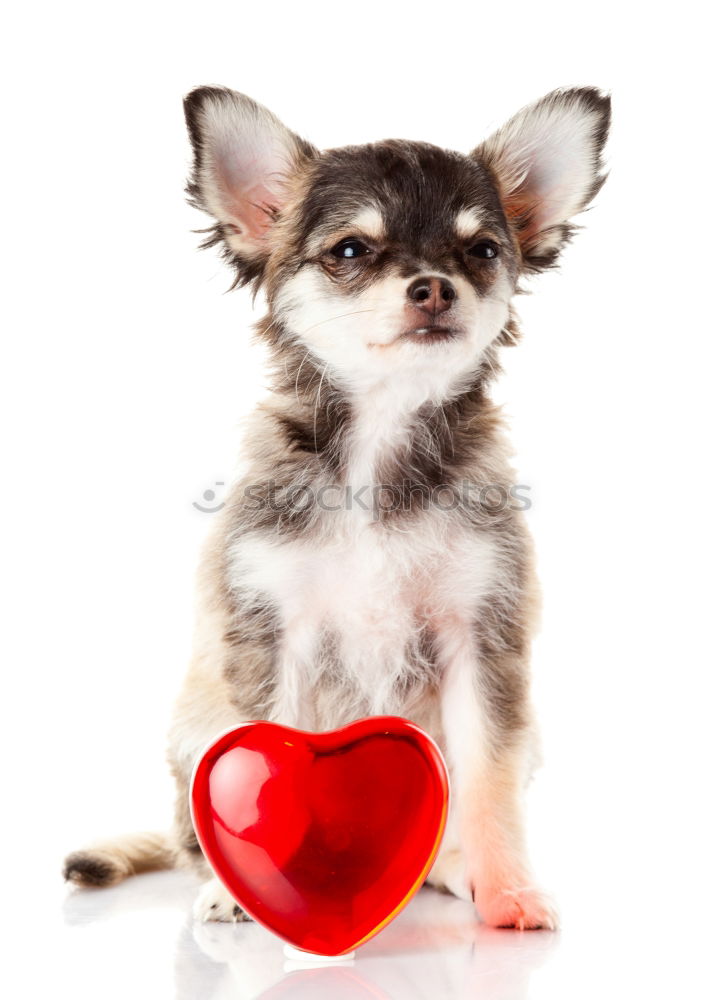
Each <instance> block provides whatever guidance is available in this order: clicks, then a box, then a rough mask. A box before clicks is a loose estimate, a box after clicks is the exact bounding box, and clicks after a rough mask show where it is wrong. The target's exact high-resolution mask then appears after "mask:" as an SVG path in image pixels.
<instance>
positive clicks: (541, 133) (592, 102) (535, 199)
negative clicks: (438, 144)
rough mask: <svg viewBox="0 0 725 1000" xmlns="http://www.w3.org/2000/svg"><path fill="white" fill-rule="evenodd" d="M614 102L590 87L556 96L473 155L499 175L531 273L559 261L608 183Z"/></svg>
mask: <svg viewBox="0 0 725 1000" xmlns="http://www.w3.org/2000/svg"><path fill="white" fill-rule="evenodd" d="M610 104H611V102H610V99H609V97H607V96H605V95H604V94H601V93H600V92H599V91H598V90H595V89H594V88H592V87H582V88H578V89H574V90H555V91H553V93H551V94H548V95H547V96H546V97H544V98H542V99H541V100H540V101H537V102H536V103H535V104H531V105H529V107H527V108H524V109H523V110H522V111H519V113H518V114H517V115H514V117H513V118H512V119H511V120H510V121H509V122H508V123H507V124H506V125H504V126H503V128H501V129H499V130H498V132H496V133H495V134H494V135H492V136H491V137H490V138H489V139H486V141H485V142H484V143H482V144H481V145H480V146H478V147H477V149H475V150H474V151H473V153H472V154H471V155H472V156H473V157H474V159H477V160H478V161H479V162H482V163H483V164H484V166H486V167H487V168H488V169H489V170H490V171H492V172H493V174H494V176H495V179H496V181H497V183H498V187H499V193H500V196H501V201H502V205H503V209H504V212H505V213H506V216H507V218H508V219H509V222H510V223H511V225H512V228H513V229H514V232H515V233H516V235H517V238H518V241H519V246H520V248H521V255H522V258H523V265H524V269H525V270H527V271H541V270H543V269H544V268H545V267H548V266H549V265H551V264H553V263H554V262H555V261H556V259H557V257H558V256H559V253H560V251H561V249H562V247H563V246H564V245H565V244H566V243H567V242H568V240H569V238H570V236H571V233H572V231H573V230H574V228H575V227H574V226H573V225H572V224H571V221H570V220H571V219H572V217H573V216H575V215H577V213H579V212H581V211H582V209H584V208H586V206H587V205H588V204H589V202H590V201H591V199H592V198H593V197H594V195H595V194H596V193H597V191H598V190H599V189H600V188H601V186H602V184H603V183H604V181H605V179H606V175H605V174H603V173H602V149H603V148H604V143H605V142H606V139H607V133H608V131H609V120H610Z"/></svg>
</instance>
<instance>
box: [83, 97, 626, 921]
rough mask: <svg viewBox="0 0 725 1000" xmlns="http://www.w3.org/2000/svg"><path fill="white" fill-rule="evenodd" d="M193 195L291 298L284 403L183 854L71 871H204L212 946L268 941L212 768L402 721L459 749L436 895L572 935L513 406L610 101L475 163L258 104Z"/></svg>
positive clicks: (229, 568) (231, 606)
mask: <svg viewBox="0 0 725 1000" xmlns="http://www.w3.org/2000/svg"><path fill="white" fill-rule="evenodd" d="M185 110H186V121H187V125H188V130H189V136H190V139H191V143H192V146H193V155H194V158H193V167H192V172H191V178H190V181H189V184H188V188H187V190H188V194H189V197H190V200H191V202H192V204H193V205H195V206H196V207H197V208H199V209H201V210H202V211H204V212H206V213H208V214H209V215H210V216H211V217H212V218H213V220H214V223H213V225H212V227H211V228H210V229H209V230H207V231H206V232H207V234H208V235H207V238H206V239H205V241H204V244H203V245H204V246H207V247H212V246H217V247H219V248H220V249H221V252H222V254H223V256H224V258H225V259H226V260H227V261H228V263H229V264H230V265H231V266H232V268H233V269H234V272H235V280H234V285H235V286H243V285H250V286H251V287H252V288H253V289H254V290H255V291H258V290H264V292H265V295H266V300H267V303H268V306H269V309H268V314H267V315H266V317H265V318H264V319H263V320H262V321H261V322H260V323H259V324H258V325H257V329H256V333H257V336H258V337H259V338H261V340H262V341H263V342H264V343H265V344H266V345H267V348H268V353H269V359H270V365H271V370H272V373H273V390H272V392H271V393H270V395H269V397H268V399H267V400H266V401H265V402H264V403H263V404H262V405H260V406H259V408H258V409H257V411H256V413H255V414H254V415H253V416H252V418H251V421H250V426H249V429H248V433H247V438H246V448H245V457H246V459H247V471H246V473H245V475H244V476H243V477H242V479H241V480H240V481H239V482H238V483H237V484H236V486H235V487H234V488H233V490H232V491H231V495H230V497H229V499H228V502H227V503H226V505H225V507H224V509H223V512H222V513H221V514H219V515H218V517H217V518H216V523H215V528H214V530H213V533H212V536H211V538H210V539H209V542H208V546H207V548H206V551H205V554H204V557H203V561H202V566H201V570H200V609H199V617H198V624H197V632H196V639H195V644H194V652H193V657H192V662H191V666H190V669H189V673H188V676H187V679H186V683H185V686H184V688H183V690H182V693H181V696H180V698H179V700H178V702H177V705H176V709H175V714H174V721H173V725H172V729H171V734H170V742H169V760H170V764H171V768H172V771H173V773H174V776H175V778H176V780H177V783H178V802H177V808H176V815H175V823H174V829H173V833H172V834H171V835H170V836H162V835H157V834H141V835H137V836H132V837H127V838H125V839H121V840H118V841H114V842H111V843H101V844H98V845H97V846H95V847H91V848H88V849H87V850H84V851H79V852H76V853H74V854H72V855H70V856H69V857H68V858H67V859H66V863H65V876H66V878H67V879H69V880H70V881H72V882H74V883H76V884H78V885H82V886H91V885H111V884H114V883H116V882H119V881H120V880H121V879H123V878H124V877H126V876H128V875H131V874H134V873H137V872H142V871H148V870H152V869H158V868H166V867H172V866H176V865H179V866H185V867H191V868H193V869H195V870H196V871H198V872H199V874H200V875H202V876H203V877H205V878H206V880H207V881H206V884H205V885H204V886H203V887H202V889H201V892H200V894H199V897H198V899H197V902H196V904H195V915H196V916H197V917H198V918H199V919H202V920H208V919H211V920H237V919H238V918H240V917H244V916H245V915H244V914H243V913H242V911H241V910H240V908H239V906H238V905H237V904H236V903H235V901H234V899H233V898H232V897H231V896H230V895H229V893H228V892H227V890H226V889H225V888H224V887H223V886H222V884H221V883H220V882H219V881H218V880H217V879H216V878H215V877H212V874H211V870H210V869H209V867H208V865H207V863H206V861H205V859H204V857H203V855H202V853H201V850H200V847H199V844H198V842H197V839H196V836H195V833H194V829H193V826H192V823H191V818H190V815H189V806H188V793H189V781H190V776H191V774H192V771H193V768H194V765H195V762H196V760H197V759H198V757H199V755H200V753H201V752H202V751H203V750H204V748H205V747H206V746H207V745H208V744H209V743H210V742H211V741H212V740H213V738H214V737H215V736H217V735H218V734H219V733H220V732H221V731H222V730H224V729H227V728H230V727H233V726H235V725H238V724H240V723H241V722H244V721H247V720H251V719H269V720H272V721H274V722H278V723H281V724H284V725H287V726H294V727H298V728H302V729H330V728H336V727H339V726H342V725H345V724H346V723H349V722H351V721H352V720H354V719H357V718H360V717H361V716H368V715H381V714H385V715H402V716H405V717H407V718H409V719H411V720H413V721H414V722H416V723H417V724H418V725H420V726H421V727H422V728H423V729H425V730H426V731H427V732H428V733H429V734H431V735H432V736H433V737H434V739H436V740H437V741H438V743H439V745H440V746H441V748H442V750H443V752H444V755H445V758H446V761H447V765H448V768H449V771H450V776H451V788H452V802H451V813H450V818H449V822H448V827H447V830H446V834H445V837H444V841H443V844H442V848H441V851H440V853H439V856H438V859H437V861H436V863H435V866H434V868H433V869H432V871H431V874H430V876H429V881H430V882H431V883H432V884H433V885H435V886H437V887H439V888H441V889H444V890H448V891H450V892H452V893H454V894H455V895H457V896H460V897H462V898H463V899H467V900H469V901H470V900H473V901H474V903H475V906H476V908H477V910H478V912H479V914H480V916H481V918H482V919H483V920H484V921H485V922H486V923H488V924H490V925H493V926H496V927H518V928H522V929H526V928H554V927H555V926H556V922H557V917H556V912H555V909H554V906H553V904H552V902H551V901H550V900H549V899H548V897H547V896H546V895H545V894H544V893H542V892H541V891H540V890H539V889H538V888H537V887H536V885H535V884H534V881H533V877H532V874H531V869H530V864H529V861H528V858H527V851H526V844H525V831H524V820H523V812H522V809H523V806H522V797H523V792H524V789H525V786H526V784H527V782H528V779H529V777H530V774H531V771H532V768H533V766H534V764H535V762H536V757H537V750H536V745H537V740H536V733H535V725H534V721H533V718H532V711H531V706H530V698H529V668H528V660H529V647H530V643H531V637H532V631H533V629H534V626H535V622H536V617H537V587H536V581H535V576H534V571H533V567H532V557H531V550H530V542H529V538H528V533H527V527H526V524H525V522H524V518H523V514H522V510H521V507H522V505H521V504H520V503H518V502H514V499H513V498H514V496H515V489H514V488H513V486H514V480H513V475H512V472H511V470H510V468H509V465H508V448H507V446H506V442H505V437H504V434H503V431H502V425H501V418H500V415H499V413H498V410H497V408H496V407H495V406H494V405H493V403H492V402H491V398H490V386H491V382H492V380H493V379H494V378H495V377H496V375H497V373H498V372H499V359H498V356H499V350H500V348H501V347H503V346H505V345H509V344H513V343H515V342H516V340H517V339H518V328H517V322H516V316H515V313H514V310H513V307H512V299H513V297H514V296H515V295H516V293H517V292H519V291H520V290H521V289H520V279H521V278H522V276H525V275H529V274H532V273H534V272H540V271H543V270H545V269H547V268H549V267H552V266H553V265H554V264H555V263H556V261H557V258H558V257H559V254H560V251H561V250H562V247H564V245H565V244H566V243H567V242H568V241H569V239H570V238H571V236H572V233H573V232H574V230H575V228H576V227H575V226H574V224H573V223H572V221H571V220H572V218H573V217H575V216H576V215H577V214H578V213H579V212H581V211H582V210H583V209H584V208H585V207H586V206H587V205H588V203H589V202H590V201H591V199H592V198H593V197H594V195H595V194H596V193H597V191H598V190H599V189H600V187H601V186H602V184H603V182H604V179H605V177H604V174H603V172H602V150H603V147H604V143H605V141H606V137H607V133H608V129H609V117H610V101H609V98H608V97H606V96H605V95H603V94H601V93H600V92H599V91H597V90H595V89H592V88H578V89H570V90H557V91H554V92H553V93H550V94H548V95H547V96H546V97H544V98H542V99H541V100H539V101H538V102H536V103H534V104H532V105H530V106H528V107H526V108H524V109H523V110H522V111H520V112H519V113H518V114H517V115H515V116H514V117H513V118H512V119H511V120H510V121H509V122H508V124H506V125H504V126H503V127H502V128H501V129H499V131H497V132H496V133H494V134H493V135H492V136H490V137H489V138H488V139H486V140H485V141H484V142H482V143H481V145H479V146H478V147H477V148H476V149H474V150H473V152H472V153H470V154H469V155H463V154H461V153H456V152H450V151H448V150H443V149H440V148H438V147H436V146H432V145H429V144H427V143H423V142H406V141H400V140H390V141H384V142H377V143H373V144H370V145H364V146H348V147H344V148H340V149H331V150H327V151H325V152H320V151H318V150H317V149H316V148H314V147H313V146H312V145H311V144H310V143H309V142H307V141H305V140H304V139H302V138H300V137H299V136H297V135H295V134H294V133H293V132H291V131H289V130H288V129H287V128H286V127H285V126H284V125H283V124H282V123H281V122H280V121H279V120H278V119H277V118H276V117H274V115H272V114H271V113H270V112H269V111H267V110H266V109H265V108H263V107H261V106H260V105H259V104H257V103H255V102H254V101H252V100H250V99H249V98H248V97H245V96H243V95H242V94H238V93H236V92H234V91H231V90H226V89H221V88H215V87H201V88H199V89H197V90H194V91H193V92H192V93H191V94H189V96H188V97H187V98H186V101H185Z"/></svg>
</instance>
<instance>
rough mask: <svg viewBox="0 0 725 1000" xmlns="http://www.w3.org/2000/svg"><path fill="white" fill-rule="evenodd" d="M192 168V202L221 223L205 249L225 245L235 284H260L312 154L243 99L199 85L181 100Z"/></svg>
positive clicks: (189, 190) (311, 149)
mask: <svg viewBox="0 0 725 1000" xmlns="http://www.w3.org/2000/svg"><path fill="white" fill-rule="evenodd" d="M184 113H185V115H186V125H187V128H188V130H189V138H190V139H191V144H192V146H193V147H194V164H193V169H192V174H191V177H190V178H189V183H188V185H187V188H186V190H187V193H188V195H189V199H190V201H191V204H192V205H194V206H195V207H196V208H200V209H202V210H203V211H204V212H207V213H208V214H209V215H211V216H213V217H214V218H215V219H216V220H217V222H216V225H215V226H213V227H212V229H211V231H210V236H209V237H208V239H206V240H205V242H204V244H203V246H205V247H208V246H214V245H215V244H217V243H220V244H222V245H223V246H224V248H225V256H226V258H227V259H228V260H229V262H230V263H232V264H233V265H234V266H236V268H237V271H238V278H237V282H236V283H237V284H239V285H243V284H246V282H248V281H252V280H254V279H256V278H259V276H260V275H261V273H262V271H263V270H264V264H265V261H266V259H267V256H268V253H269V241H268V236H269V230H270V227H271V226H272V225H273V224H274V222H275V221H276V219H277V217H278V215H279V213H280V210H281V209H282V207H283V206H284V202H285V199H286V197H287V191H288V187H289V181H290V178H291V177H292V176H293V175H294V174H295V173H296V172H297V171H298V170H299V169H300V167H301V166H302V165H303V163H304V162H305V160H308V159H310V158H311V157H313V156H315V153H316V151H315V149H314V147H313V146H311V145H310V144H309V143H308V142H305V141H304V140H303V139H300V138H299V136H296V135H295V134H294V133H293V132H290V131H289V129H287V128H285V126H284V125H283V124H282V122H281V121H279V119H277V118H275V116H274V115H273V114H272V113H271V112H270V111H267V109H266V108H264V107H262V106H261V105H260V104H257V103H256V102H255V101H252V100H251V99H250V98H249V97H245V96H244V94H238V93H237V92H236V91H233V90H226V89H223V88H221V87H199V88H198V89H197V90H192V92H191V93H190V94H189V95H188V96H187V97H186V98H185V100H184Z"/></svg>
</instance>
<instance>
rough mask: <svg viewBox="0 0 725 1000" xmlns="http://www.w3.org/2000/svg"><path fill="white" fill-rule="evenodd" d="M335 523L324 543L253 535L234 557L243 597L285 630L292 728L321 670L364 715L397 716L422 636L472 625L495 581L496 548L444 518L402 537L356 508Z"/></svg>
mask: <svg viewBox="0 0 725 1000" xmlns="http://www.w3.org/2000/svg"><path fill="white" fill-rule="evenodd" d="M334 516H335V517H336V522H335V529H336V530H335V531H333V532H331V533H330V535H329V536H328V540H327V541H326V542H325V543H322V544H321V543H320V542H319V540H314V541H313V540H307V539H304V538H303V539H295V540H287V539H284V538H282V539H281V538H279V537H278V536H274V535H270V534H257V535H246V536H244V537H243V538H242V539H241V540H240V541H239V542H238V543H237V546H236V548H235V550H234V552H233V556H232V564H231V565H232V583H233V585H234V587H235V589H237V590H238V592H239V593H240V596H241V595H243V594H244V593H249V592H252V593H253V594H254V595H255V600H258V599H259V597H260V596H262V597H263V599H264V600H265V601H266V602H268V603H269V605H270V606H271V607H273V608H274V610H275V612H276V617H277V619H278V621H279V623H280V633H281V634H280V636H279V638H280V643H279V664H278V668H279V680H280V683H281V685H282V686H283V687H284V689H285V692H286V696H285V697H284V698H283V700H282V704H283V708H282V709H281V710H280V712H281V714H282V715H285V716H287V719H288V720H289V721H290V722H295V721H296V722H299V721H300V719H299V714H300V713H299V708H298V707H297V708H295V707H294V706H299V705H300V704H301V703H302V702H303V701H304V699H305V697H307V696H309V694H310V692H312V693H313V696H314V690H315V682H316V681H318V680H319V679H320V674H321V671H323V670H326V671H328V673H332V675H333V676H332V677H331V678H330V677H329V676H328V677H326V678H325V681H326V683H329V681H330V680H332V681H333V683H337V684H339V686H340V687H341V688H346V689H347V690H348V691H351V690H355V691H356V692H357V699H358V701H359V703H360V709H361V711H365V712H369V713H372V714H378V713H386V712H394V711H397V710H399V708H400V705H399V704H398V703H396V698H395V691H396V690H397V689H399V688H400V687H401V682H404V681H406V680H408V679H412V678H411V677H410V675H411V674H413V675H414V674H415V671H416V669H417V668H418V665H417V664H416V653H415V651H416V649H417V648H418V646H419V644H420V640H421V637H422V635H423V633H424V632H425V633H426V634H429V635H430V634H433V635H435V631H436V626H437V624H438V623H441V622H445V623H446V624H447V625H448V626H449V625H450V624H451V622H460V623H461V627H465V623H466V621H467V620H470V618H471V617H472V615H473V614H474V613H475V611H476V608H477V607H480V602H481V601H482V600H485V596H486V594H487V593H489V592H490V588H491V586H492V584H493V581H494V580H495V578H496V566H497V563H498V553H497V549H496V544H495V542H494V541H493V540H492V539H491V538H490V537H489V536H486V535H483V534H475V535H474V534H473V533H472V532H471V531H464V530H463V529H462V528H461V527H460V526H459V525H454V523H453V522H452V519H451V518H449V517H446V516H445V515H444V514H442V513H440V512H436V513H432V512H431V513H428V514H426V515H424V516H422V517H421V518H420V519H419V520H418V521H417V522H416V523H414V524H410V525H408V526H407V528H406V529H401V530H400V531H396V530H394V529H389V528H387V527H386V526H385V525H384V524H382V523H375V522H370V521H369V520H367V519H364V518H360V517H357V516H355V514H354V513H351V512H349V511H346V512H340V513H339V514H337V515H334ZM323 637H327V638H328V639H331V640H332V643H333V645H334V658H333V660H332V661H331V660H330V659H329V658H328V659H326V656H325V648H324V643H323ZM292 715H294V716H295V718H294V719H292V718H290V717H291V716H292Z"/></svg>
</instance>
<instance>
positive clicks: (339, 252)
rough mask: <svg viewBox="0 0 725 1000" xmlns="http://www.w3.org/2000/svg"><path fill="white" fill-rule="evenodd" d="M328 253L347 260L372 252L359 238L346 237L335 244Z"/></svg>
mask: <svg viewBox="0 0 725 1000" xmlns="http://www.w3.org/2000/svg"><path fill="white" fill-rule="evenodd" d="M330 253H331V254H332V256H333V257H342V258H345V259H347V260H349V259H350V258H351V257H364V256H365V254H368V253H372V251H371V250H370V248H369V247H366V246H365V244H364V243H361V242H360V240H353V239H347V240H342V242H341V243H338V244H337V246H334V247H333V248H332V250H330Z"/></svg>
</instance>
